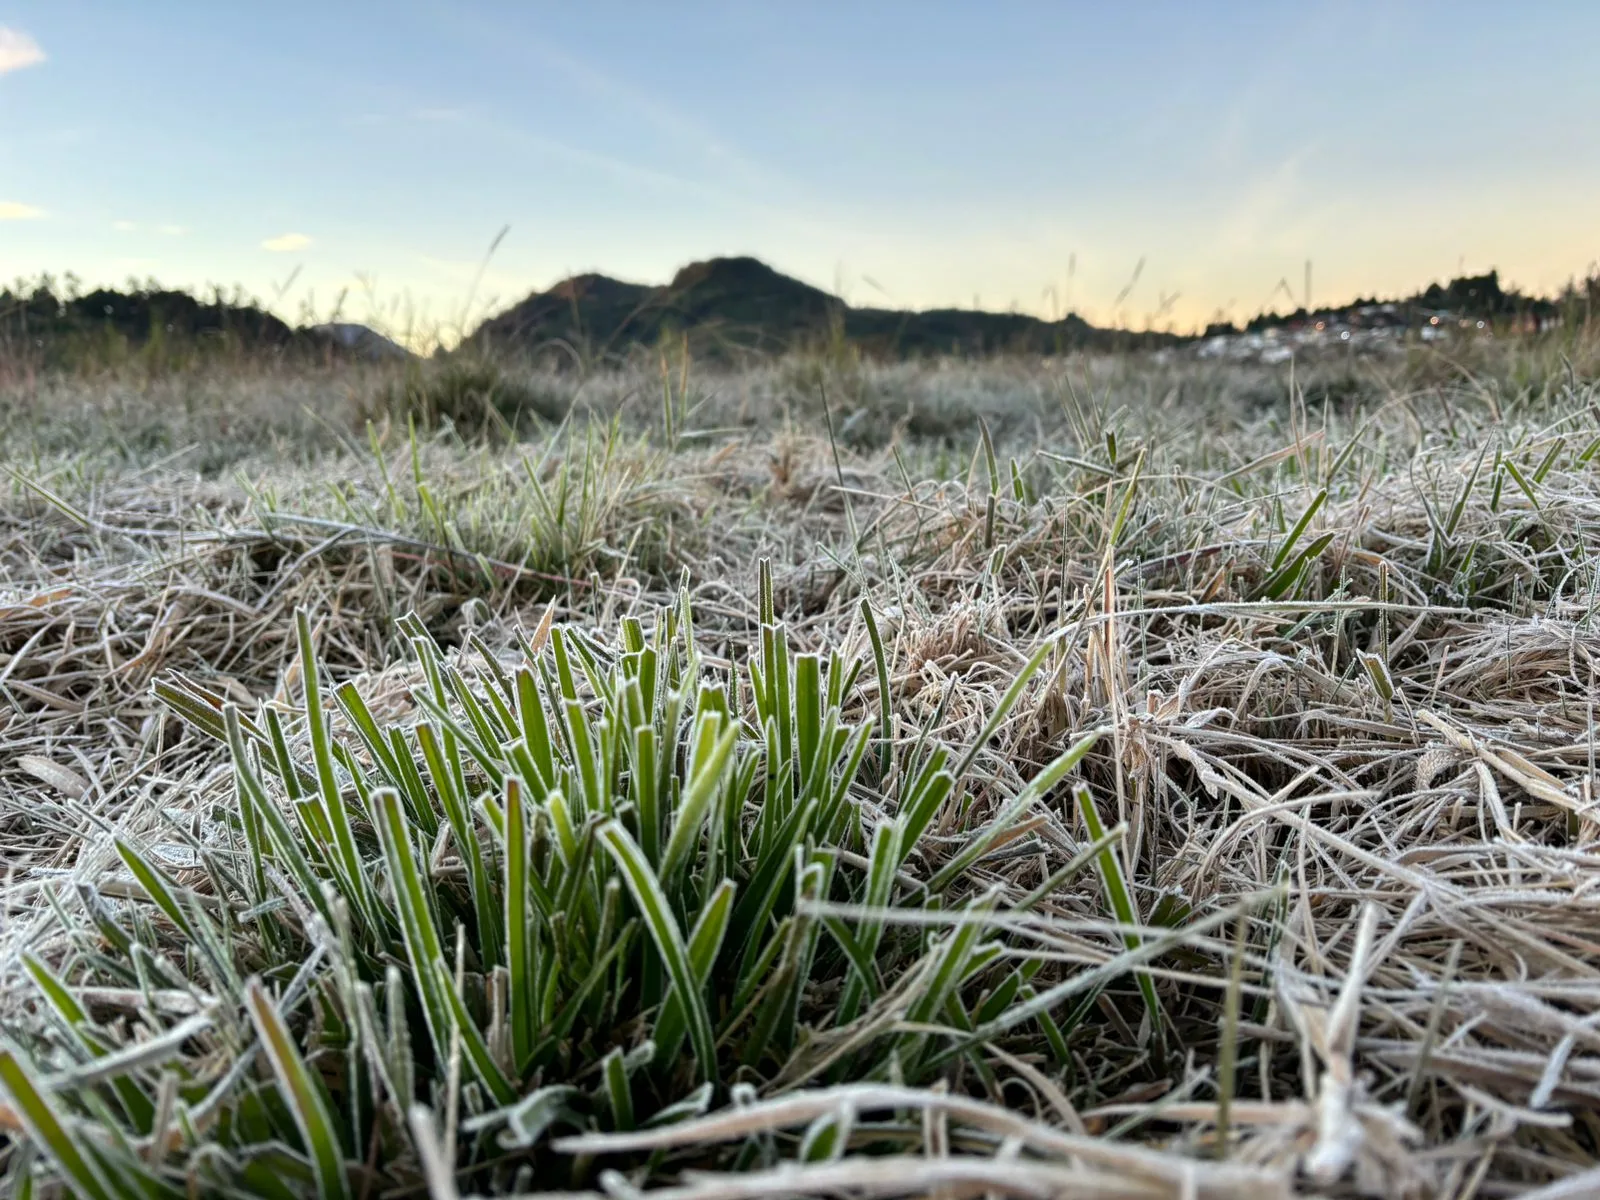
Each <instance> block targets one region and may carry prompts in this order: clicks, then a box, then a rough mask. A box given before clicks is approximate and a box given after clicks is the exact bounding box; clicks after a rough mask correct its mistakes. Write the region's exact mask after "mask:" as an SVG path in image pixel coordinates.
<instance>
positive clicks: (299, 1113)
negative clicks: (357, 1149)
mask: <svg viewBox="0 0 1600 1200" xmlns="http://www.w3.org/2000/svg"><path fill="white" fill-rule="evenodd" d="M244 999H245V1007H246V1008H247V1009H248V1010H249V1012H250V1022H251V1024H252V1025H254V1026H255V1029H256V1036H257V1037H259V1038H260V1039H261V1048H262V1051H263V1052H264V1053H265V1054H266V1057H267V1061H268V1062H269V1063H271V1064H272V1074H273V1076H274V1077H275V1078H276V1079H277V1081H278V1090H279V1091H280V1092H282V1093H283V1099H284V1102H285V1104H286V1105H287V1106H288V1108H289V1111H290V1112H291V1113H292V1114H293V1115H294V1122H295V1125H296V1126H297V1127H298V1128H299V1130H300V1137H301V1140H303V1141H304V1142H305V1146H306V1151H307V1153H309V1154H310V1156H311V1166H312V1169H313V1170H314V1171H315V1173H316V1179H317V1195H318V1196H320V1197H321V1198H322V1200H348V1198H349V1196H350V1180H349V1177H348V1176H347V1175H346V1173H345V1164H344V1153H343V1151H342V1150H341V1149H340V1146H339V1135H338V1132H337V1131H336V1130H335V1128H334V1124H333V1114H332V1112H331V1111H329V1108H328V1101H327V1097H326V1095H325V1094H324V1093H323V1090H322V1088H321V1086H320V1085H319V1084H318V1082H317V1079H316V1077H315V1076H314V1075H313V1074H312V1072H311V1068H310V1067H309V1066H307V1065H306V1060H305V1059H304V1058H303V1057H302V1056H301V1054H300V1050H299V1048H298V1047H297V1046H296V1045H295V1042H294V1038H293V1037H292V1036H291V1035H290V1033H289V1027H288V1026H287V1025H285V1024H284V1021H283V1018H282V1017H281V1016H280V1015H279V1014H278V1009H277V1006H276V1005H274V1004H273V1002H272V998H271V997H270V996H268V995H267V992H266V989H265V988H263V987H262V986H261V981H260V980H259V979H251V980H249V981H248V982H246V984H245V989H244Z"/></svg>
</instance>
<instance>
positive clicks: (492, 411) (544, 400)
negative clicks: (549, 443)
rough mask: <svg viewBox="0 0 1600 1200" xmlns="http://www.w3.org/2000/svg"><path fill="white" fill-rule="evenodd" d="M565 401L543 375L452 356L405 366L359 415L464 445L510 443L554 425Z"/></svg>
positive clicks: (568, 401) (567, 401) (568, 404)
mask: <svg viewBox="0 0 1600 1200" xmlns="http://www.w3.org/2000/svg"><path fill="white" fill-rule="evenodd" d="M571 402H572V401H571V396H570V394H569V393H568V392H567V391H566V390H564V389H559V388H557V387H554V386H552V380H551V379H550V378H547V377H544V376H537V377H536V376H535V375H533V374H521V375H519V374H518V373H516V372H514V371H512V370H511V369H510V368H508V367H506V366H504V365H503V364H501V363H499V362H497V361H495V360H493V359H489V358H482V357H476V356H473V355H470V354H454V355H449V356H446V357H444V358H443V359H442V360H438V361H435V360H428V361H414V362H412V363H409V364H408V365H407V366H406V368H405V370H404V371H403V372H402V373H401V375H400V377H399V378H398V379H396V380H393V381H392V382H390V383H388V384H387V385H386V386H384V387H382V388H380V389H378V390H377V391H376V392H375V394H374V395H372V396H371V397H369V398H367V399H366V400H365V401H364V403H363V405H362V406H361V411H360V412H359V414H358V415H359V416H360V417H362V418H364V419H367V420H374V419H376V420H388V421H392V422H394V423H396V424H398V425H401V426H406V425H413V426H415V427H417V428H419V429H425V430H437V429H444V428H448V429H451V430H453V431H454V432H455V433H456V434H457V435H459V436H460V437H461V438H463V439H464V440H467V441H475V440H479V439H483V438H489V439H492V440H507V439H515V438H516V437H518V436H519V435H522V434H525V433H527V432H528V431H529V430H531V429H533V428H536V427H537V426H538V424H539V423H540V422H543V423H545V424H556V423H559V422H560V421H561V420H562V419H563V418H564V417H565V416H566V415H567V413H568V411H569V410H570V408H571Z"/></svg>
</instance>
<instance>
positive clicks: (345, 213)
mask: <svg viewBox="0 0 1600 1200" xmlns="http://www.w3.org/2000/svg"><path fill="white" fill-rule="evenodd" d="M153 11H155V10H151V9H147V8H145V7H143V6H140V7H138V8H135V7H134V6H128V5H115V4H111V3H90V2H86V0H51V2H50V3H38V2H34V3H28V2H24V3H20V4H18V3H13V4H11V5H9V6H7V7H5V8H3V9H0V275H4V276H5V277H7V278H12V277H19V276H35V275H38V274H39V273H42V272H51V273H54V274H57V275H59V274H61V273H63V272H67V271H71V272H74V273H76V274H77V275H78V276H80V277H82V278H83V279H85V280H86V281H88V282H90V283H110V284H121V283H122V282H123V281H125V280H126V279H127V278H129V277H130V276H132V277H137V278H140V279H144V278H146V277H153V278H155V279H157V280H159V281H160V282H162V283H164V284H166V285H169V286H186V287H192V288H198V287H202V286H204V285H206V284H209V283H213V282H215V283H220V284H224V285H232V284H235V283H237V284H239V285H242V286H243V287H244V288H245V289H246V290H248V291H249V292H251V293H253V294H255V295H257V296H260V297H263V298H266V299H273V298H274V297H277V301H276V307H277V308H278V309H279V310H280V311H282V312H283V313H284V315H286V316H289V317H291V318H295V317H297V316H299V315H300V312H301V310H302V309H303V308H305V307H307V306H308V305H309V306H310V307H311V308H312V309H313V310H314V311H315V312H316V313H317V315H319V316H326V315H328V311H329V309H330V308H331V306H332V304H333V301H334V297H335V296H336V295H337V294H338V293H339V292H340V291H341V290H342V289H352V295H351V297H350V299H349V300H348V301H347V303H346V308H345V315H346V316H347V317H349V318H351V319H358V320H360V319H367V318H369V317H372V316H373V315H374V314H373V313H372V312H371V311H369V309H370V307H371V305H372V301H371V300H370V299H369V298H367V297H366V296H365V295H364V294H363V289H365V288H366V287H368V286H369V285H370V286H371V287H372V294H373V295H374V296H375V297H376V305H377V309H378V312H377V322H378V323H379V324H383V325H387V326H388V327H390V328H391V329H396V327H397V326H403V325H404V324H406V322H407V321H408V320H416V321H419V322H420V323H421V324H423V325H428V326H431V325H435V324H445V325H448V324H450V323H452V322H453V321H455V320H456V319H458V317H459V314H460V312H461V309H462V306H463V305H464V304H465V303H466V301H467V300H468V298H469V295H472V298H473V309H472V312H471V316H470V317H469V319H468V320H469V323H470V322H471V320H474V319H476V318H478V317H481V316H482V315H484V314H485V312H486V311H487V310H488V309H489V308H490V307H491V306H492V305H494V304H496V303H498V304H499V305H504V304H507V303H511V302H514V301H515V300H518V299H520V298H521V297H522V296H524V295H526V294H527V293H528V292H529V291H532V290H535V289H539V288H544V287H548V286H549V285H550V284H551V283H553V282H555V281H556V280H558V279H560V278H562V277H564V276H565V275H567V274H570V273H573V272H576V271H582V270H598V271H602V272H605V273H607V274H610V275H614V276H618V277H620V278H625V279H632V280H637V281H641V282H662V281H665V280H666V279H668V278H670V276H671V275H672V273H673V272H674V271H675V270H676V269H677V268H678V267H680V266H682V265H683V264H684V263H686V262H689V261H691V260H693V259H697V258H705V257H709V256H712V255H717V254H743V253H747V254H754V255H756V256H757V257H760V258H762V259H764V260H765V261H767V262H769V263H771V264H772V265H773V266H775V267H776V268H778V269H780V270H783V271H786V272H788V273H790V274H793V275H796V276H798V277H800V278H802V279H805V280H807V281H808V282H811V283H814V284H816V285H818V286H821V287H825V288H828V289H830V290H836V291H839V292H840V293H841V294H843V295H844V296H845V298H846V299H848V300H850V301H852V302H855V303H861V304H875V305H898V306H905V307H932V306H946V305H959V306H967V305H971V304H973V303H974V302H976V303H978V304H980V305H981V306H982V307H986V308H991V309H1007V308H1011V307H1016V308H1019V309H1021V310H1023V311H1028V312H1033V313H1036V314H1038V315H1041V316H1052V315H1056V314H1057V313H1060V312H1064V311H1067V310H1069V309H1070V310H1075V311H1077V312H1079V313H1080V314H1081V315H1083V316H1085V317H1086V318H1088V319H1090V320H1093V321H1095V322H1097V323H1100V324H1112V323H1125V324H1128V325H1131V326H1134V327H1137V328H1142V327H1144V325H1145V324H1146V323H1147V322H1148V321H1150V320H1152V319H1154V320H1155V323H1156V324H1157V325H1158V326H1159V327H1166V326H1167V325H1169V324H1172V325H1175V326H1176V327H1178V328H1180V329H1184V328H1193V327H1196V326H1198V325H1201V324H1204V323H1205V322H1206V321H1208V320H1210V319H1212V317H1214V316H1215V315H1217V314H1219V313H1225V314H1226V315H1227V316H1229V317H1231V318H1234V319H1238V318H1242V317H1247V316H1249V315H1251V314H1253V313H1255V312H1257V311H1260V310H1261V309H1262V308H1264V307H1289V306H1291V305H1290V304H1289V303H1288V297H1287V296H1285V295H1284V293H1283V291H1282V290H1281V289H1280V286H1279V285H1280V280H1281V281H1283V282H1284V283H1285V284H1286V285H1287V287H1288V289H1289V291H1290V293H1292V295H1293V299H1294V302H1295V303H1298V302H1299V300H1300V299H1301V298H1302V296H1301V293H1302V289H1303V286H1304V282H1303V279H1304V264H1305V262H1306V261H1307V260H1308V259H1309V260H1310V261H1311V263H1312V264H1313V270H1312V289H1313V290H1312V299H1313V301H1314V302H1316V303H1337V302H1342V301H1346V300H1349V299H1352V298H1354V297H1355V296H1357V295H1374V294H1375V295H1383V296H1394V295H1403V294H1409V293H1412V292H1415V291H1417V290H1418V289H1420V288H1422V287H1424V286H1426V285H1427V284H1428V283H1430V282H1432V281H1435V280H1440V281H1443V280H1446V279H1448V278H1449V277H1451V276H1453V275H1455V274H1457V273H1459V272H1463V271H1465V272H1469V273H1476V272H1478V271H1483V270H1487V269H1489V268H1491V267H1494V268H1498V269H1499V270H1500V272H1501V275H1502V278H1503V279H1504V281H1506V282H1507V283H1508V284H1515V285H1517V286H1519V287H1521V288H1523V289H1524V290H1527V291H1531V292H1537V293H1545V294H1548V293H1551V292H1554V291H1556V290H1558V289H1559V288H1560V287H1561V286H1562V285H1563V284H1564V283H1565V282H1566V281H1567V280H1569V279H1571V278H1573V277H1574V276H1581V275H1582V274H1584V273H1585V272H1586V271H1588V270H1589V269H1591V266H1592V264H1593V263H1595V261H1596V260H1597V259H1600V217H1597V216H1596V213H1597V211H1600V208H1597V206H1596V204H1595V202H1594V200H1593V197H1594V196H1595V195H1596V194H1600V123H1597V122H1595V121H1593V120H1592V114H1593V113H1594V112H1596V111H1600V103H1597V101H1600V81H1597V75H1596V73H1595V72H1594V71H1593V69H1592V62H1591V61H1590V60H1591V59H1592V53H1593V47H1595V46H1596V45H1600V5H1592V4H1581V3H1577V2H1575V0H1574V2H1569V3H1549V4H1543V5H1540V6H1537V7H1532V6H1523V7H1508V6H1503V5H1501V6H1496V5H1491V4H1488V3H1481V2H1468V3H1458V4H1443V3H1421V2H1411V3H1389V4H1378V3H1343V4H1327V5H1316V6H1303V7H1301V8H1294V9H1291V8H1288V7H1285V6H1282V5H1276V4H1270V3H1266V2H1265V0H1238V2H1236V3H1227V4H1217V5H1212V6H1191V5H1180V4H1178V3H1175V2H1165V0H1163V2H1151V3H1145V4H1139V5H1124V6H1116V7H1115V8H1112V7H1110V6H1100V5H1091V4H1088V3H1066V2H1060V3H1052V2H1049V0H1032V2H1021V0H1017V2H1013V3H995V4H992V5H986V6H978V5H970V4H969V5H957V4H950V3H924V4H913V3H911V2H910V0H892V2H891V0H883V2H880V3H878V4H873V5H865V6H861V5H856V6H851V5H845V4H842V3H824V2H821V0H818V2H817V3H813V4H808V5H806V6H803V7H802V6H798V5H790V6H779V5H773V4H766V5H762V4H752V3H734V2H732V0H725V2H720V3H718V2H709V0H708V2H703V3H695V4H689V5H686V6H677V7H675V8H674V9H673V11H672V12H671V13H667V12H666V11H664V10H663V9H661V8H660V7H658V6H655V5H650V4H645V3H631V4H628V3H619V2H614V0H613V2H606V3H595V4H591V5H586V6H580V7H579V8H577V9H574V8H572V7H570V6H554V5H543V4H535V5H513V4H509V3H499V4H490V3H477V4H457V5H447V4H443V3H430V2H426V0H406V2H404V3H397V4H392V5H382V6H380V5H377V4H374V3H351V4H348V5H341V6H337V7H330V6H327V5H320V6H315V5H311V4H308V3H303V2H299V0H295V2H288V3H280V4H276V5H274V6H272V8H271V9H270V10H267V9H258V8H244V7H239V6H213V5H202V4H200V3H198V2H196V0H186V2H174V3H171V4H168V5H165V6H163V7H162V8H161V9H160V10H159V11H160V15H161V19H160V20H156V19H154V18H153V17H152V16H151V13H152V12H153ZM506 225H509V226H510V233H509V235H508V236H507V237H506V239H505V241H504V243H503V244H502V246H501V247H500V249H499V250H498V251H497V253H496V254H495V256H494V258H493V260H492V261H491V262H490V264H489V266H488V269H487V270H486V271H485V272H484V277H483V281H482V283H481V285H480V287H479V290H478V291H477V293H476V294H475V295H473V294H472V292H471V289H472V281H473V279H474V278H475V276H476V274H477V272H478V268H479V260H480V259H481V256H482V254H483V252H484V250H485V248H486V247H487V245H488V244H489V242H490V240H491V239H492V238H493V236H494V235H495V233H496V231H497V230H499V229H500V228H501V227H502V226H506ZM1141 261H1142V262H1143V264H1144V265H1143V268H1142V270H1141V271H1140V272H1139V275H1138V279H1137V281H1136V282H1135V283H1134V284H1133V286H1132V288H1131V290H1129V291H1128V294H1127V296H1126V298H1125V299H1124V300H1123V301H1122V302H1121V303H1120V305H1119V304H1118V301H1117V298H1118V295H1119V293H1121V292H1122V291H1123V290H1124V289H1125V288H1127V287H1128V284H1129V282H1130V280H1131V279H1132V277H1133V276H1134V273H1135V269H1136V264H1138V263H1140V262H1141ZM291 276H293V282H292V283H291V284H290V285H289V286H288V287H287V288H286V289H285V288H283V285H284V284H285V281H287V280H289V279H290V278H291ZM280 291H281V294H280ZM408 312H409V313H411V314H412V316H411V317H408V316H407V315H406V314H407V313H408Z"/></svg>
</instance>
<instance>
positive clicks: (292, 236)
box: [261, 233, 311, 254]
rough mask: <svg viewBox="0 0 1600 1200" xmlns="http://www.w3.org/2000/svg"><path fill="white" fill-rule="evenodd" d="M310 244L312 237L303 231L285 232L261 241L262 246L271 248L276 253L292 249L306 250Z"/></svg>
mask: <svg viewBox="0 0 1600 1200" xmlns="http://www.w3.org/2000/svg"><path fill="white" fill-rule="evenodd" d="M309 245H311V239H310V238H309V237H307V236H306V235H305V234H303V233H284V234H279V235H278V236H277V237H273V238H268V239H267V240H266V241H264V242H262V243H261V248H262V249H263V250H270V251H272V252H273V253H274V254H287V253H289V252H290V251H291V250H304V249H305V248H306V247H307V246H309Z"/></svg>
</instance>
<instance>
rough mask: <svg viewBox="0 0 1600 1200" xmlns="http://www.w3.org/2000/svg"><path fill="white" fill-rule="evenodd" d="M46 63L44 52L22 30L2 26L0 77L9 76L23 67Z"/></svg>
mask: <svg viewBox="0 0 1600 1200" xmlns="http://www.w3.org/2000/svg"><path fill="white" fill-rule="evenodd" d="M43 61H44V51H43V50H41V49H40V48H39V43H38V42H36V41H34V40H33V39H32V38H31V37H29V36H28V35H27V34H25V33H23V32H22V30H20V29H11V28H8V27H7V26H5V25H0V75H9V74H10V73H11V72H12V71H20V70H22V68H23V67H32V66H36V65H38V64H39V63H42V62H43Z"/></svg>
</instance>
